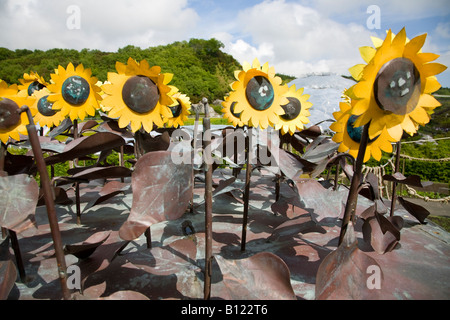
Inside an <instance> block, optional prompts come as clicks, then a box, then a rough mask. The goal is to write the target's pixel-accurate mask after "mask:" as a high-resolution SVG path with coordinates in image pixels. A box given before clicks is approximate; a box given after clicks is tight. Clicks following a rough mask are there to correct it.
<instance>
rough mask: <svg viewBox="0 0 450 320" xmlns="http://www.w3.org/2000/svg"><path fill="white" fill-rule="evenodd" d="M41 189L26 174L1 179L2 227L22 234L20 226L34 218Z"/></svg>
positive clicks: (0, 207)
mask: <svg viewBox="0 0 450 320" xmlns="http://www.w3.org/2000/svg"><path fill="white" fill-rule="evenodd" d="M38 197H39V187H38V184H37V182H36V180H34V179H33V178H31V177H29V176H28V175H26V174H19V175H15V176H6V177H0V226H2V227H4V228H7V229H10V230H14V231H16V230H17V232H20V225H21V224H22V223H23V222H25V221H26V220H27V218H29V217H30V216H31V217H33V216H34V214H35V211H36V205H37V201H38Z"/></svg>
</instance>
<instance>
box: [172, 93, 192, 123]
mask: <svg viewBox="0 0 450 320" xmlns="http://www.w3.org/2000/svg"><path fill="white" fill-rule="evenodd" d="M175 89H176V88H175ZM174 91H175V93H173V94H171V97H172V99H173V100H174V103H173V104H172V105H170V106H169V109H170V111H171V113H172V117H170V118H168V119H167V126H168V127H174V128H178V126H182V125H183V124H184V122H185V121H186V120H187V118H188V116H189V114H190V112H189V110H190V109H191V101H190V99H189V97H188V96H186V95H185V94H182V93H180V92H176V91H178V89H176V90H174Z"/></svg>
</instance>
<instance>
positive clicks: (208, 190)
mask: <svg viewBox="0 0 450 320" xmlns="http://www.w3.org/2000/svg"><path fill="white" fill-rule="evenodd" d="M210 130H211V120H210V118H209V110H208V108H205V117H204V118H203V132H204V134H203V152H204V153H206V154H205V158H204V160H205V163H204V164H205V286H204V299H205V300H209V299H210V298H211V274H212V270H211V269H212V163H211V162H212V157H211V134H210Z"/></svg>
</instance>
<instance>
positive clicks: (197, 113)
mask: <svg viewBox="0 0 450 320" xmlns="http://www.w3.org/2000/svg"><path fill="white" fill-rule="evenodd" d="M199 118H200V114H199V112H198V110H196V111H195V123H194V140H193V141H192V149H193V152H192V157H191V163H192V164H194V159H195V155H196V152H197V135H198V121H199ZM194 189H195V172H194V166H192V195H191V207H190V212H191V213H194Z"/></svg>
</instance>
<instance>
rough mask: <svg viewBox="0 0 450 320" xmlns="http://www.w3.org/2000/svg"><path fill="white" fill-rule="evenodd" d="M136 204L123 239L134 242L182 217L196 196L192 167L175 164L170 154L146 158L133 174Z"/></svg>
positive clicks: (154, 154)
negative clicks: (161, 224) (158, 225)
mask: <svg viewBox="0 0 450 320" xmlns="http://www.w3.org/2000/svg"><path fill="white" fill-rule="evenodd" d="M132 190H133V204H132V207H131V212H130V215H129V217H128V220H127V221H126V222H125V223H124V224H123V225H122V227H121V228H120V237H121V238H122V239H124V240H130V241H131V240H134V239H136V238H137V237H139V236H140V235H141V234H143V233H144V231H145V230H146V229H147V228H148V227H150V226H151V225H152V224H153V223H157V222H161V221H166V220H173V219H178V218H179V217H181V216H182V215H183V214H184V213H185V211H186V208H187V207H188V206H189V201H190V200H191V195H192V165H190V164H178V165H177V164H174V163H173V161H172V159H171V152H170V151H155V152H150V153H147V154H145V155H144V156H143V157H141V158H140V159H139V161H138V162H137V163H136V166H135V169H134V172H133V174H132Z"/></svg>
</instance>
